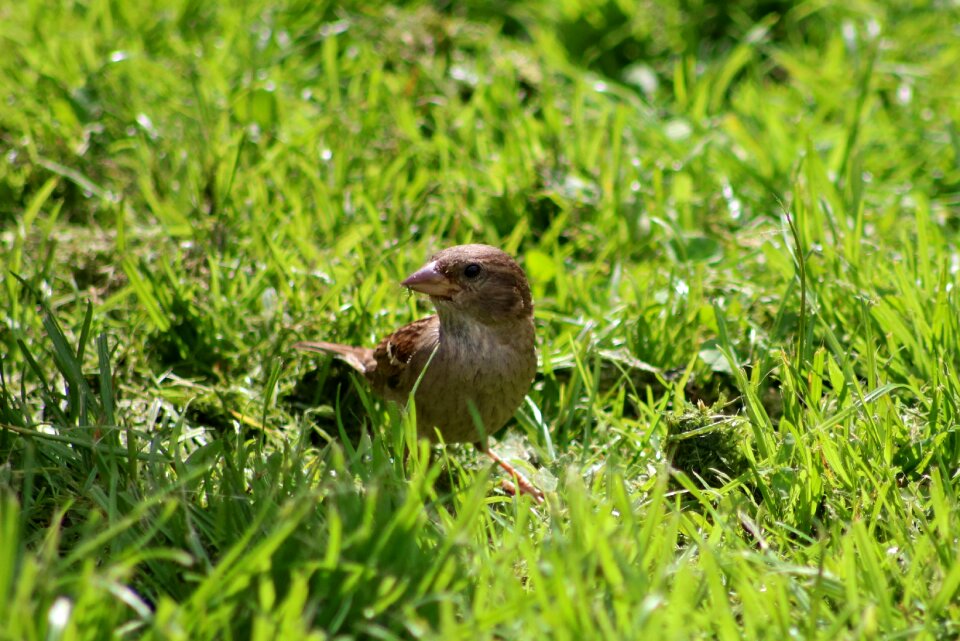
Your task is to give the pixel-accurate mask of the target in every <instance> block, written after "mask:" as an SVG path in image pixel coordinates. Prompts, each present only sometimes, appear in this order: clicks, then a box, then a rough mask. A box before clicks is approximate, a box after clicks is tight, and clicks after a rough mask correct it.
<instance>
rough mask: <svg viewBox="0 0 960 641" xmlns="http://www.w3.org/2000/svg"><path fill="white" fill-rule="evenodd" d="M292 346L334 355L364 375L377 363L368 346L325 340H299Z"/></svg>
mask: <svg viewBox="0 0 960 641" xmlns="http://www.w3.org/2000/svg"><path fill="white" fill-rule="evenodd" d="M293 347H294V349H302V350H303V351H305V352H318V353H320V354H331V355H333V356H336V357H337V358H339V359H340V360H342V361H343V362H344V363H346V364H347V365H349V366H350V367H352V368H353V369H355V370H357V371H358V372H359V373H361V374H363V375H364V376H367V375H368V373H369V372H370V371H371V370H372V369H374V368H376V365H377V361H376V360H375V359H374V357H373V350H372V349H370V348H369V347H355V346H353V345H341V344H340V343H328V342H326V341H300V342H299V343H295V344H294V346H293Z"/></svg>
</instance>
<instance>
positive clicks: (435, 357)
mask: <svg viewBox="0 0 960 641" xmlns="http://www.w3.org/2000/svg"><path fill="white" fill-rule="evenodd" d="M401 284H402V285H403V286H404V287H407V288H409V289H411V290H413V291H416V292H420V293H423V294H426V295H428V296H429V297H430V300H431V301H432V302H433V305H434V307H435V308H436V310H437V314H436V315H435V316H428V317H427V318H423V319H420V320H418V321H414V322H412V323H410V324H409V325H405V326H403V327H401V328H400V329H398V330H397V331H395V332H394V333H393V334H390V335H389V336H387V337H386V338H384V339H383V340H382V341H380V344H378V345H377V346H376V347H375V348H374V349H370V348H369V347H353V346H350V345H340V344H337V343H326V342H322V341H303V342H300V343H297V344H296V345H294V347H296V348H298V349H304V350H309V351H314V352H325V353H330V354H334V355H335V356H338V357H340V358H341V359H342V360H344V361H345V362H346V363H348V364H349V365H350V366H352V367H353V368H354V369H356V370H357V371H358V372H360V373H361V374H363V375H364V376H365V377H366V379H367V381H369V382H370V386H371V387H372V388H373V390H374V391H375V392H376V393H377V394H379V395H380V396H382V397H384V398H386V399H389V400H392V401H396V402H398V403H400V404H401V405H403V404H405V403H406V402H407V399H408V398H409V397H410V393H411V392H412V391H413V390H414V386H415V385H417V387H416V391H415V392H414V399H415V402H416V408H417V433H418V435H419V436H420V437H421V438H427V439H429V440H431V441H436V440H437V436H436V432H435V430H439V432H440V434H441V435H442V436H443V440H444V441H445V442H447V443H464V442H466V443H475V444H476V445H477V447H478V448H480V449H482V450H483V451H484V452H486V453H487V455H489V456H490V458H492V459H493V460H494V461H496V462H497V464H498V465H500V466H501V467H502V468H503V469H505V470H506V471H507V472H508V473H509V474H510V475H512V476H513V478H514V479H515V480H516V482H517V486H518V488H519V489H520V491H521V492H524V493H526V494H530V495H531V496H532V497H534V499H535V500H537V501H538V502H542V501H543V493H542V492H541V491H540V490H539V489H537V488H536V487H534V486H533V485H532V484H531V483H530V482H529V481H528V480H527V479H525V478H524V477H523V475H521V474H520V473H519V472H517V470H516V469H514V468H513V466H512V465H510V464H509V463H507V462H506V461H504V460H503V459H501V458H500V457H499V456H497V455H496V454H495V453H494V452H493V451H492V450H491V449H490V448H489V447H488V446H487V438H486V437H487V435H488V434H491V433H493V432H495V431H497V430H499V429H500V428H501V427H503V425H504V424H505V423H506V422H507V421H508V420H510V417H511V416H513V413H514V412H515V411H516V409H517V407H519V405H520V403H521V402H522V401H523V397H524V395H525V394H526V393H527V390H528V389H530V383H531V382H532V381H533V377H534V375H535V374H536V372H537V355H536V350H535V345H534V343H535V340H534V327H533V299H532V298H531V296H530V285H529V284H528V283H527V278H526V275H525V274H524V273H523V270H522V269H521V268H520V266H519V265H517V263H516V262H515V261H514V260H513V258H511V257H510V256H509V255H508V254H506V253H504V252H502V251H500V250H499V249H497V248H495V247H490V246H489V245H459V246H456V247H450V248H449V249H445V250H443V251H441V252H439V253H438V254H435V255H434V256H433V257H432V258H431V259H430V260H429V261H428V262H427V264H426V265H424V266H423V267H421V268H420V269H419V270H417V271H416V272H414V273H413V274H411V275H410V276H409V277H408V278H407V279H406V280H404V281H403V283H401ZM424 369H426V371H424ZM421 374H422V378H421ZM418 380H419V384H418V383H417V381H418ZM471 406H472V407H473V408H474V409H475V412H476V415H477V417H478V418H479V419H480V423H481V425H482V429H478V428H477V424H476V422H475V420H474V416H473V414H472V413H471Z"/></svg>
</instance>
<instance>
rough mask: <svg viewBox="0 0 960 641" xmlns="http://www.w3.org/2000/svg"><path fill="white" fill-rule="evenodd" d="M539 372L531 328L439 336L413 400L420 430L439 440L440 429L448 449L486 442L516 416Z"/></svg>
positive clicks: (475, 328)
mask: <svg viewBox="0 0 960 641" xmlns="http://www.w3.org/2000/svg"><path fill="white" fill-rule="evenodd" d="M536 369H537V357H536V351H535V347H534V334H533V324H532V322H531V323H529V324H523V325H522V326H520V327H513V328H510V329H509V330H506V331H504V328H499V327H494V328H490V327H489V326H483V325H479V326H466V327H457V328H456V330H454V331H443V330H441V335H440V346H439V348H438V349H437V353H436V354H435V355H434V357H433V361H432V362H431V363H430V365H429V366H428V367H427V370H426V372H425V373H424V375H423V379H422V380H421V381H420V386H419V387H418V388H417V392H416V396H415V398H416V402H417V423H418V430H419V431H420V433H421V435H423V436H426V437H428V438H431V439H435V433H434V430H435V429H439V431H440V432H441V434H442V435H443V439H444V440H445V441H446V442H450V443H454V442H477V441H481V440H483V437H485V436H486V435H488V434H491V433H493V432H495V431H497V430H499V429H500V428H501V427H503V425H504V424H505V423H506V422H507V421H508V420H510V417H511V416H513V413H514V412H515V411H516V409H517V407H518V406H519V405H520V403H521V402H522V401H523V397H524V395H525V394H526V393H527V391H528V390H529V389H530V383H531V382H532V381H533V377H534V375H535V374H536ZM474 410H475V411H474ZM474 415H476V418H477V419H479V420H480V422H481V424H482V428H481V429H478V428H477V425H476V420H475V416H474Z"/></svg>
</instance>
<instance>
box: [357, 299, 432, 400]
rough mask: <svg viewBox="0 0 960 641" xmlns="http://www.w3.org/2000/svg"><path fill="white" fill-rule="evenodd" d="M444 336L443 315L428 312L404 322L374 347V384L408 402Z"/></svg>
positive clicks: (384, 393)
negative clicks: (430, 314)
mask: <svg viewBox="0 0 960 641" xmlns="http://www.w3.org/2000/svg"><path fill="white" fill-rule="evenodd" d="M439 339H440V319H438V318H437V317H436V316H428V317H426V318H421V319H420V320H417V321H413V322H412V323H410V324H409V325H404V326H403V327H401V328H400V329H398V330H397V331H395V332H394V333H392V334H390V335H389V336H387V337H386V338H384V339H383V340H382V341H380V344H379V345H377V347H376V348H375V349H374V350H373V358H374V360H375V361H376V368H375V369H374V370H373V371H372V372H371V373H370V374H369V375H368V378H369V379H370V382H371V384H372V385H373V388H374V389H375V390H376V391H377V392H379V393H380V394H382V395H383V396H385V397H387V398H392V399H394V400H397V401H400V402H405V401H406V399H407V396H408V395H409V394H410V390H412V389H413V385H414V383H416V381H417V378H418V377H419V376H420V372H421V370H422V369H423V368H424V367H425V366H426V363H427V361H428V359H429V358H430V355H431V354H432V353H433V350H434V348H435V347H436V346H437V342H438V341H439Z"/></svg>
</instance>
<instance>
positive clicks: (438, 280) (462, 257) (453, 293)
mask: <svg viewBox="0 0 960 641" xmlns="http://www.w3.org/2000/svg"><path fill="white" fill-rule="evenodd" d="M402 285H403V286H404V287H407V288H409V289H411V290H413V291H415V292H420V293H422V294H426V295H428V296H429V297H430V298H431V300H432V301H433V304H434V305H435V306H436V308H437V312H438V313H439V314H440V317H441V319H443V317H444V316H445V315H451V314H456V315H458V316H462V315H467V316H470V317H473V318H476V319H477V320H479V321H481V322H483V323H485V324H488V325H490V324H498V323H502V322H506V321H510V320H515V319H517V318H525V317H529V316H530V315H531V314H532V313H533V300H532V298H531V296H530V285H529V283H527V277H526V275H525V274H524V273H523V270H522V269H521V268H520V266H519V265H517V263H516V261H514V260H513V258H511V257H510V255H509V254H507V253H505V252H502V251H500V250H499V249H497V248H496V247H491V246H489V245H457V246H456V247H450V248H448V249H444V250H443V251H441V252H439V253H437V254H434V256H433V257H432V258H431V259H430V260H429V261H428V262H427V264H426V265H424V266H423V267H421V268H420V269H419V270H417V271H416V272H414V273H413V274H411V275H410V276H409V277H407V279H406V280H404V281H403V283H402Z"/></svg>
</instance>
